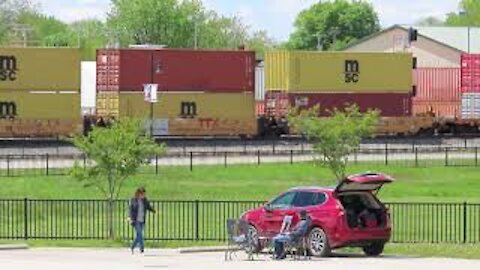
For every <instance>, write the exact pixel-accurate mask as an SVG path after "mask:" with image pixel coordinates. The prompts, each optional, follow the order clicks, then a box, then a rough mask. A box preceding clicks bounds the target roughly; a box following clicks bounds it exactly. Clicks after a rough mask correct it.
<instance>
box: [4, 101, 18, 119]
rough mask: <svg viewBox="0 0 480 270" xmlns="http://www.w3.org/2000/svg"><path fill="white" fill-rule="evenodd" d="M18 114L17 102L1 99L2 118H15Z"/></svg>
mask: <svg viewBox="0 0 480 270" xmlns="http://www.w3.org/2000/svg"><path fill="white" fill-rule="evenodd" d="M15 116H17V104H15V102H11V101H0V119H14V118H15Z"/></svg>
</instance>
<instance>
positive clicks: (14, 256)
mask: <svg viewBox="0 0 480 270" xmlns="http://www.w3.org/2000/svg"><path fill="white" fill-rule="evenodd" d="M293 267H295V268H297V267H298V268H302V269H310V268H317V269H335V270H338V269H355V270H376V269H389V270H394V269H402V270H404V269H408V270H414V269H421V270H429V269H432V270H441V269H446V270H447V269H448V270H450V269H462V270H470V269H471V270H474V269H475V270H478V269H480V260H459V259H433V258H408V257H400V256H385V257H381V258H365V257H362V256H352V255H350V256H346V255H344V256H342V255H337V256H335V257H333V258H320V259H313V260H311V261H292V260H290V259H287V260H285V261H272V260H271V259H270V258H269V256H266V255H262V256H260V257H258V258H256V260H255V261H246V260H245V257H244V256H243V255H242V254H241V253H239V255H238V257H237V258H234V260H233V261H228V262H225V261H224V259H223V253H195V254H180V253H179V252H178V251H177V250H149V251H147V252H146V254H145V255H140V254H135V255H131V254H130V252H129V250H125V249H30V250H11V251H0V269H8V270H17V269H22V270H23V269H35V270H43V269H45V270H57V269H58V270H60V269H61V270H76V269H78V270H85V269H89V270H96V269H99V270H100V269H101V270H122V269H185V270H187V269H188V270H190V269H208V270H217V269H218V270H220V269H222V270H225V269H228V270H236V269H238V270H240V269H242V270H243V269H249V270H250V269H252V270H255V269H259V270H260V269H261V270H265V269H275V270H282V269H292V268H293Z"/></svg>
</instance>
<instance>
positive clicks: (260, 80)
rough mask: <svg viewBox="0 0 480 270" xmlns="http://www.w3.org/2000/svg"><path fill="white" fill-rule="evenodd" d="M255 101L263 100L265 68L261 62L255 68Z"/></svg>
mask: <svg viewBox="0 0 480 270" xmlns="http://www.w3.org/2000/svg"><path fill="white" fill-rule="evenodd" d="M255 100H257V101H262V100H265V68H264V65H263V62H262V63H260V64H258V65H257V67H256V68H255Z"/></svg>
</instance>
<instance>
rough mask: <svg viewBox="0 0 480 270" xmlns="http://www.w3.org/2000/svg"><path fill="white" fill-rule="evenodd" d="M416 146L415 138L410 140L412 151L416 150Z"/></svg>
mask: <svg viewBox="0 0 480 270" xmlns="http://www.w3.org/2000/svg"><path fill="white" fill-rule="evenodd" d="M416 149H417V148H416V147H415V140H412V152H415V151H416Z"/></svg>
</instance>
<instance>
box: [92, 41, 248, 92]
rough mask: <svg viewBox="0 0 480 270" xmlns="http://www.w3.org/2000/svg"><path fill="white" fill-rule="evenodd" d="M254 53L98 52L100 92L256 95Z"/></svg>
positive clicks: (136, 50) (191, 51)
mask: <svg viewBox="0 0 480 270" xmlns="http://www.w3.org/2000/svg"><path fill="white" fill-rule="evenodd" d="M255 64H256V62H255V53H254V52H252V51H206V50H180V49H102V50H98V51H97V69H98V70H97V74H98V81H97V89H98V90H99V91H143V85H144V84H149V83H155V84H158V85H159V90H161V91H164V92H168V91H173V92H175V91H184V92H185V91H187V92H188V91H193V92H227V93H238V92H253V91H254V88H255Z"/></svg>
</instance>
